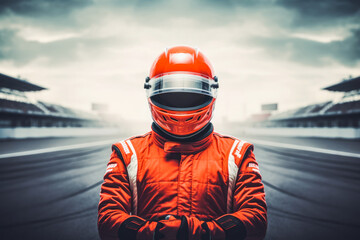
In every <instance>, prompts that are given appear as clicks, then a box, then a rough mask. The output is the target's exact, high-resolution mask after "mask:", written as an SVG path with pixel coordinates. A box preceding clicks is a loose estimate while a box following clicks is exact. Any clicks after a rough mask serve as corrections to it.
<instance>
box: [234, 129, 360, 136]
mask: <svg viewBox="0 0 360 240" xmlns="http://www.w3.org/2000/svg"><path fill="white" fill-rule="evenodd" d="M238 130H239V131H241V132H242V133H243V134H250V135H267V136H289V137H290V136H291V137H322V138H344V139H360V128H335V127H332V128H326V127H324V128H253V127H249V128H245V127H240V128H239V129H238Z"/></svg>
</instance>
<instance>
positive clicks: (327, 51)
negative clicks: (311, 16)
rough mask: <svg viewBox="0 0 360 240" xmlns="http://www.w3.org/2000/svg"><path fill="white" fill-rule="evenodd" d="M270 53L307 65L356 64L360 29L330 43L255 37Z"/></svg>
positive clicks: (358, 59) (288, 38)
mask: <svg viewBox="0 0 360 240" xmlns="http://www.w3.org/2000/svg"><path fill="white" fill-rule="evenodd" d="M252 42H253V44H256V45H258V46H262V47H263V49H264V50H265V52H267V54H268V55H270V56H274V58H279V57H280V58H283V59H285V60H290V61H293V62H298V63H301V64H305V65H312V66H313V65H316V66H328V65H331V64H333V63H334V62H337V63H340V64H342V65H347V66H356V65H357V64H358V63H359V61H360V29H355V30H353V31H352V34H351V35H350V36H349V37H347V38H345V39H344V40H338V41H331V42H328V43H323V42H318V41H312V40H308V39H302V38H295V37H276V36H275V37H272V38H255V39H252Z"/></svg>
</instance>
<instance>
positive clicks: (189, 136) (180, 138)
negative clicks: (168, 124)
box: [154, 121, 213, 141]
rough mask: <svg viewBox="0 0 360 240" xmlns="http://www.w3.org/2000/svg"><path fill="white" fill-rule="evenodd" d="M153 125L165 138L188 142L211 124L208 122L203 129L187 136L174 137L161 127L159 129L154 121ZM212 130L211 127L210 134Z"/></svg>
mask: <svg viewBox="0 0 360 240" xmlns="http://www.w3.org/2000/svg"><path fill="white" fill-rule="evenodd" d="M154 124H155V125H156V127H157V129H159V130H160V131H161V132H162V133H163V134H164V135H165V136H167V138H170V139H171V138H174V139H176V140H180V141H183V140H188V139H191V138H194V137H195V136H197V135H200V134H201V133H202V132H203V131H204V130H205V129H206V128H208V127H209V125H210V124H211V122H208V123H207V124H206V125H205V126H204V127H203V128H201V129H200V130H198V131H197V132H194V133H192V134H189V135H175V134H172V133H170V132H168V131H166V130H165V129H163V128H162V127H160V126H159V125H158V124H157V123H156V122H155V121H154ZM212 130H213V127H211V132H212ZM201 135H202V134H201Z"/></svg>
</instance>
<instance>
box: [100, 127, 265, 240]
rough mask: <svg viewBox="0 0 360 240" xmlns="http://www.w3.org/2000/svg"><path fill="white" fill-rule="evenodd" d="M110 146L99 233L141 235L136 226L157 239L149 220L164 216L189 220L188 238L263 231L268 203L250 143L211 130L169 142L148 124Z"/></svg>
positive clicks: (120, 236)
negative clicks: (197, 137)
mask: <svg viewBox="0 0 360 240" xmlns="http://www.w3.org/2000/svg"><path fill="white" fill-rule="evenodd" d="M112 149H113V152H112V154H111V158H110V161H109V163H108V167H107V170H106V173H105V176H104V183H103V184H102V186H101V193H100V202H99V207H98V210H99V212H98V230H99V234H100V237H101V238H102V239H138V238H139V236H137V234H138V232H139V231H141V232H142V235H141V236H142V237H144V236H148V239H153V238H152V236H151V235H152V234H153V231H154V227H155V225H152V223H154V222H156V221H161V219H164V217H165V216H167V215H172V216H176V217H181V216H183V217H184V218H185V219H186V221H187V234H188V238H187V239H204V238H203V237H204V234H207V235H208V236H209V238H208V239H262V238H264V236H265V232H266V227H267V207H266V202H265V193H264V186H263V184H262V182H261V175H260V172H259V168H258V164H257V162H256V160H255V156H254V153H253V145H252V144H250V143H247V142H245V141H241V140H239V139H236V138H233V137H228V136H222V135H220V134H218V133H214V132H211V134H209V135H208V136H207V137H205V138H204V139H202V140H199V141H196V142H190V143H181V142H172V141H168V140H167V139H165V138H164V137H162V136H160V135H159V134H158V133H156V132H154V131H151V132H149V133H147V134H145V135H142V136H137V137H132V138H130V139H127V140H125V141H121V142H119V143H116V144H114V145H113V146H112ZM204 223H206V226H204ZM151 226H152V227H151ZM165 228H166V224H165ZM169 228H170V227H169ZM124 229H125V230H124ZM147 234H148V235H147ZM138 235H140V233H139V234H138ZM210 236H211V238H210ZM142 237H141V238H142Z"/></svg>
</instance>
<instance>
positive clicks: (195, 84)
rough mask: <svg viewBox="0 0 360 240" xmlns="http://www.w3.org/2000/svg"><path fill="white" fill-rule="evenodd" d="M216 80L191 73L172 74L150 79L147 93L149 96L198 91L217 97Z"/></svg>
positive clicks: (198, 92)
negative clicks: (214, 85)
mask: <svg viewBox="0 0 360 240" xmlns="http://www.w3.org/2000/svg"><path fill="white" fill-rule="evenodd" d="M214 83H215V81H214V80H211V79H207V78H204V77H201V76H197V75H190V74H171V75H164V76H161V77H158V78H153V79H150V81H149V82H148V84H149V88H147V90H146V93H147V96H148V97H152V96H155V95H158V94H163V93H170V92H182V93H197V94H203V95H207V96H210V97H213V98H216V93H217V91H216V90H217V89H216V88H214V87H212V85H213V84H214Z"/></svg>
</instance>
